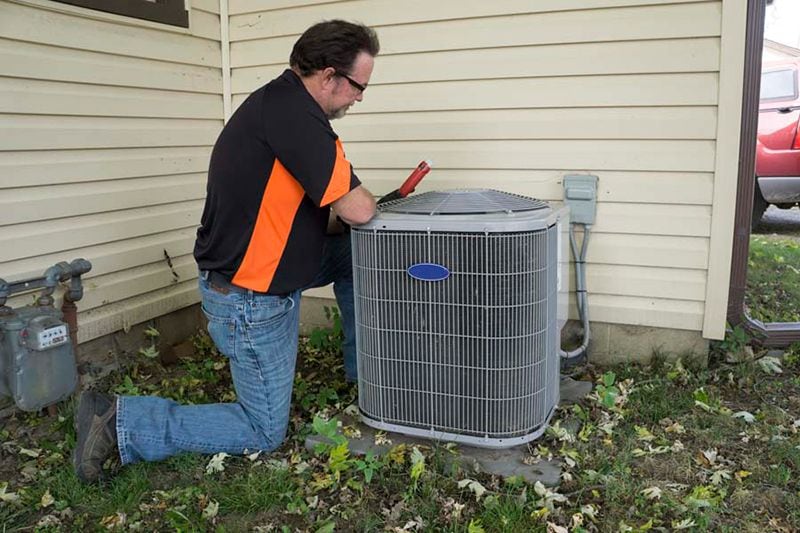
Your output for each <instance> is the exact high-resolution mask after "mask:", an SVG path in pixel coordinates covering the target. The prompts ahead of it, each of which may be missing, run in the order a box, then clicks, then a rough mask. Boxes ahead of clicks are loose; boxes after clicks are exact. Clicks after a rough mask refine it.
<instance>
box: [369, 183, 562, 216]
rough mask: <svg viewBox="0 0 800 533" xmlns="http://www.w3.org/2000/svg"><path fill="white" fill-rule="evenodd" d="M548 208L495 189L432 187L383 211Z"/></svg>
mask: <svg viewBox="0 0 800 533" xmlns="http://www.w3.org/2000/svg"><path fill="white" fill-rule="evenodd" d="M539 209H547V204H546V203H544V202H542V201H540V200H534V199H533V198H528V197H526V196H520V195H517V194H511V193H507V192H502V191H495V190H492V189H456V190H452V191H431V192H426V193H422V194H418V195H416V196H410V197H408V198H401V199H399V200H395V201H393V202H390V203H387V204H385V205H383V206H381V212H383V213H406V214H415V215H485V214H489V213H514V212H521V211H536V210H539Z"/></svg>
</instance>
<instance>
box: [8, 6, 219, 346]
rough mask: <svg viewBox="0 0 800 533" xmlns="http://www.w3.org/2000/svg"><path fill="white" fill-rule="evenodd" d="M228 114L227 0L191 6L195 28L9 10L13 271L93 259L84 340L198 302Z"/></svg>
mask: <svg viewBox="0 0 800 533" xmlns="http://www.w3.org/2000/svg"><path fill="white" fill-rule="evenodd" d="M222 118H223V105H222V71H221V48H220V16H219V4H218V2H217V0H191V9H190V28H189V29H188V30H186V29H181V28H173V27H169V26H165V25H161V24H155V23H151V22H146V21H140V20H136V19H132V18H128V17H121V16H116V15H109V14H105V13H100V12H95V11H91V10H87V9H82V8H76V7H73V6H67V5H64V4H59V3H55V2H49V1H47V0H19V1H7V0H3V1H0V276H2V277H3V278H4V279H6V280H7V281H13V280H15V279H20V278H25V277H31V276H37V275H41V273H42V272H43V271H44V269H46V268H47V267H48V266H51V265H52V264H54V263H55V262H57V261H61V260H70V259H73V258H76V257H84V258H86V259H89V260H90V261H91V262H92V264H93V269H92V272H91V273H90V274H89V275H88V276H87V278H86V292H85V297H84V298H83V300H82V301H81V302H80V303H79V309H80V311H81V313H80V317H79V323H80V328H81V329H80V332H79V339H80V341H86V340H89V339H92V338H95V337H98V336H101V335H104V334H107V333H111V332H113V331H115V330H119V329H124V328H126V327H127V326H130V325H132V324H135V323H138V322H142V321H145V320H148V319H150V318H153V317H157V316H159V315H162V314H165V313H168V312H170V311H173V310H175V309H179V308H181V307H185V306H187V305H191V304H192V303H195V302H197V301H198V295H197V289H196V284H195V281H194V278H195V277H196V270H195V269H196V267H195V264H194V261H193V259H192V256H191V250H192V245H193V242H194V231H195V227H196V225H197V223H198V221H199V217H200V211H201V209H202V204H203V197H204V195H205V179H206V177H205V172H206V169H207V166H208V157H209V154H210V148H211V146H212V145H213V142H214V140H215V139H216V136H217V134H218V133H219V130H220V128H221V127H222ZM165 253H166V254H167V255H169V256H170V258H171V261H172V265H173V270H174V273H173V271H172V270H171V269H170V268H169V266H168V265H167V264H166V260H165ZM28 301H29V297H22V298H17V299H16V304H17V305H20V304H23V303H27V302H28Z"/></svg>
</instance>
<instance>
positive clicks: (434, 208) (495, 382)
mask: <svg viewBox="0 0 800 533" xmlns="http://www.w3.org/2000/svg"><path fill="white" fill-rule="evenodd" d="M568 213H569V210H568V209H567V208H561V209H558V210H556V209H554V208H551V207H550V206H549V205H548V204H546V203H544V202H542V201H539V200H535V199H532V198H527V197H524V196H519V195H516V194H510V193H506V192H501V191H495V190H488V189H463V190H448V191H440V192H428V193H424V194H419V195H416V196H411V197H408V198H404V199H401V200H396V201H393V202H390V203H387V204H384V205H383V206H381V208H380V210H379V213H378V214H377V215H376V217H375V218H374V219H373V220H372V221H370V222H369V223H368V224H365V225H363V226H359V227H354V228H353V229H352V245H353V273H354V289H355V290H354V292H355V299H356V328H357V349H358V376H359V380H358V403H359V408H360V410H361V414H362V418H363V420H364V422H365V423H366V424H368V425H369V426H372V427H375V428H378V429H383V430H388V431H395V432H399V433H405V434H410V435H416V436H422V437H427V438H432V439H436V440H449V441H455V442H461V443H465V444H469V445H473V446H480V447H488V448H503V447H510V446H515V445H518V444H522V443H525V442H528V441H531V440H533V439H535V438H537V437H538V436H540V435H541V434H542V433H543V432H544V430H545V429H546V427H547V423H548V422H549V420H550V417H551V416H552V414H553V411H554V409H555V407H556V405H557V404H558V400H559V368H560V361H559V359H560V358H559V347H560V346H559V345H560V330H561V327H562V326H563V323H564V321H565V319H566V311H567V306H566V298H567V295H568V282H567V279H568V278H567V271H566V267H567V266H568V258H569V255H568V251H569V250H568V248H567V246H568V243H569V239H568V230H569V218H568V216H569V215H568Z"/></svg>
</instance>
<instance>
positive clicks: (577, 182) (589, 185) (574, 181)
mask: <svg viewBox="0 0 800 533" xmlns="http://www.w3.org/2000/svg"><path fill="white" fill-rule="evenodd" d="M564 203H565V204H566V205H568V206H569V214H570V221H571V222H572V223H575V224H594V219H595V216H596V214H597V176H592V175H591V174H586V175H570V176H564Z"/></svg>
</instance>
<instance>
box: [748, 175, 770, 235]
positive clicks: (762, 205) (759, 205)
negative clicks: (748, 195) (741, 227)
mask: <svg viewBox="0 0 800 533" xmlns="http://www.w3.org/2000/svg"><path fill="white" fill-rule="evenodd" d="M768 206H769V204H768V203H767V201H766V200H764V195H762V194H761V189H760V188H759V186H758V181H756V190H755V191H754V193H753V221H752V224H751V226H750V227H751V228H757V227H758V225H759V224H760V223H761V217H763V216H764V211H766V210H767V207H768Z"/></svg>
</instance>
